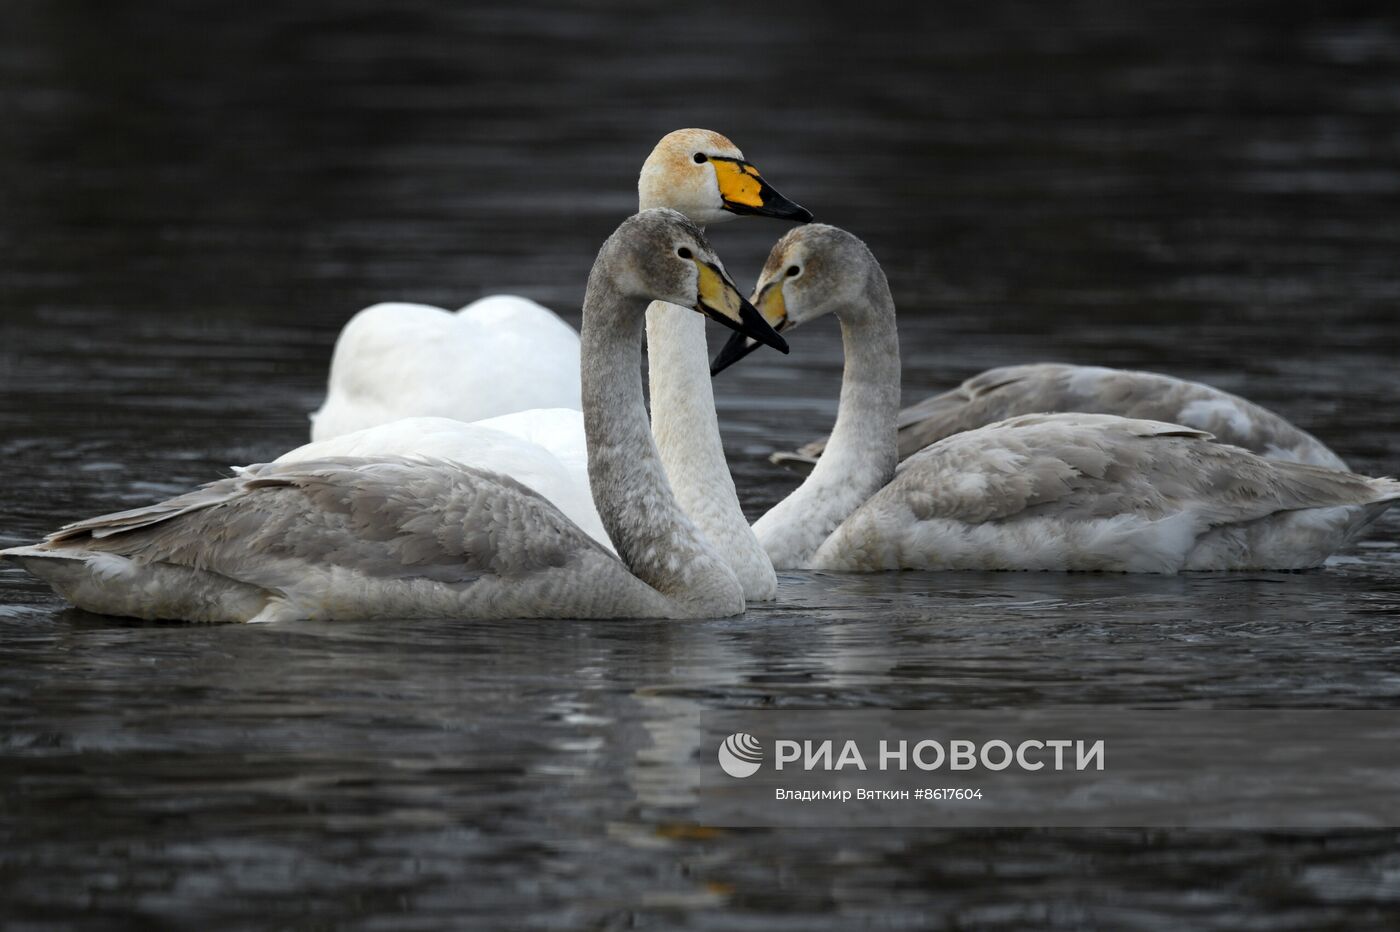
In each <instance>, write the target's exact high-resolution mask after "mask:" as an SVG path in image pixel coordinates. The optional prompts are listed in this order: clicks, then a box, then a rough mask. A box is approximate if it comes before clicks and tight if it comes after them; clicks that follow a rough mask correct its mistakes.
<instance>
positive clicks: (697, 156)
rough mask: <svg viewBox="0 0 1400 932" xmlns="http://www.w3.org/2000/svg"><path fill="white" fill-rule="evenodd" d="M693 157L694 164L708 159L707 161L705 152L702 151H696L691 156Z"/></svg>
mask: <svg viewBox="0 0 1400 932" xmlns="http://www.w3.org/2000/svg"><path fill="white" fill-rule="evenodd" d="M693 158H694V159H695V164H696V165H699V164H701V163H702V162H708V161H709V159H708V158H706V157H705V153H703V152H697V153H695V155H694V156H693Z"/></svg>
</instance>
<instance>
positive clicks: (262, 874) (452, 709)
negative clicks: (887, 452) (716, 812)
mask: <svg viewBox="0 0 1400 932" xmlns="http://www.w3.org/2000/svg"><path fill="white" fill-rule="evenodd" d="M0 16H2V17H3V22H4V28H3V29H0V115H3V125H0V480H3V482H0V516H3V524H2V525H0V544H9V543H17V542H20V541H25V540H30V539H33V538H34V537H35V536H36V535H38V534H40V533H41V532H43V531H45V530H49V529H51V528H53V527H54V526H56V525H57V524H59V523H62V522H63V521H66V520H69V519H72V518H75V517H80V516H84V515H87V514H90V513H94V512H96V511H99V510H109V509H112V508H115V507H120V506H125V505H129V504H137V503H144V502H147V501H150V500H152V499H153V498H156V497H160V496H162V495H167V494H171V493H174V492H177V491H180V490H183V489H185V488H187V487H188V486H190V485H191V484H193V483H196V482H201V481H205V480H207V479H209V478H211V477H213V476H215V475H218V474H219V473H220V472H221V471H222V470H223V469H224V468H225V467H227V466H228V465H231V464H234V463H245V462H253V461H259V460H266V459H269V458H271V457H273V456H276V455H277V454H279V453H281V452H283V451H285V450H286V449H288V448H290V447H292V446H295V445H297V444H298V443H301V442H303V441H304V439H306V434H307V428H308V425H307V423H306V420H305V415H306V412H308V411H310V410H312V409H314V408H315V407H316V406H317V405H318V404H319V402H320V400H321V393H322V391H323V386H324V378H325V371H326V365H327V362H328V360H329V354H330V348H331V345H332V343H333V341H334V337H335V334H336V332H337V331H338V329H339V327H340V326H341V325H342V324H343V323H344V321H345V320H346V319H348V317H349V316H350V315H351V314H352V313H353V312H354V311H355V310H357V309H358V308H360V307H362V306H364V305H366V304H370V303H373V302H375V301H379V300H386V299H391V300H412V301H424V302H429V303H434V304H440V305H444V306H448V307H457V306H460V305H462V304H465V303H467V302H468V301H470V300H472V299H474V298H476V297H479V296H481V295H483V294H486V293H491V292H501V291H503V292H515V293H520V294H525V295H528V296H530V297H532V298H535V299H537V300H539V301H541V302H543V303H545V304H546V305H548V306H550V307H553V308H554V309H556V310H558V311H559V312H560V313H561V314H563V315H564V316H565V317H567V318H569V319H571V320H573V321H575V322H576V320H577V307H578V303H579V301H580V299H581V296H582V284H583V281H584V278H585V276H586V274H587V270H588V267H589V265H590V263H591V261H592V257H593V254H594V252H595V250H596V248H597V245H598V243H599V242H600V241H601V240H602V238H603V237H604V236H605V235H606V234H607V233H608V232H609V231H610V230H611V229H612V228H613V227H614V226H615V225H616V224H617V222H618V221H619V219H620V218H621V217H623V216H624V215H625V214H627V213H629V212H630V211H631V210H633V209H634V208H635V203H636V191H635V182H636V174H637V170H638V168H639V167H640V164H641V161H642V159H643V158H644V157H645V156H646V154H647V153H648V152H649V151H650V148H651V146H652V145H653V144H654V143H655V141H656V139H657V138H659V137H660V136H661V135H663V134H664V133H665V132H667V131H669V130H672V129H676V128H679V127H683V126H701V127H706V128H711V129H715V130H718V131H720V132H723V133H725V134H726V135H728V136H730V137H731V138H732V139H733V140H735V142H736V143H737V144H738V145H739V146H740V147H741V148H742V149H743V150H744V152H745V154H746V155H747V156H748V157H749V158H750V159H752V160H753V161H754V162H756V163H757V164H758V165H759V167H760V168H761V169H762V170H763V172H764V174H765V175H766V176H767V177H768V179H769V180H770V181H772V182H773V183H774V184H775V185H776V186H777V187H778V188H779V189H780V190H781V191H783V192H784V193H785V194H787V195H788V196H790V197H791V198H793V199H794V200H796V201H798V202H800V203H802V204H804V205H805V206H807V207H809V208H811V209H812V210H813V211H815V213H816V214H817V217H818V219H821V220H824V221H827V222H831V223H836V224H838V225H841V226H845V227H847V228H849V229H851V230H852V231H854V232H856V233H857V234H859V235H860V236H862V237H863V238H865V239H866V240H867V241H868V242H869V244H870V245H871V247H872V249H873V250H874V251H875V253H876V255H877V256H878V257H879V258H880V259H881V261H882V262H883V263H884V265H885V268H886V270H887V272H888V274H889V277H890V280H891V285H892V287H893V290H894V294H895V298H896V301H897V302H898V304H899V308H900V319H901V340H902V346H903V354H904V362H905V385H906V391H907V399H908V400H910V401H912V400H916V399H917V398H920V397H922V396H923V394H925V393H926V392H927V391H929V390H933V389H938V388H942V387H947V386H949V385H951V384H953V383H954V382H955V381H956V380H958V379H961V378H963V377H966V376H968V375H971V374H973V373H975V372H977V371H979V370H980V369H982V368H985V367H987V366H991V365H997V364H1005V363H1013V362H1023V361H1033V360H1041V359H1060V360H1065V361H1073V362H1095V363H1103V364H1108V365H1122V366H1136V367H1143V368H1152V369H1157V370H1161V371H1166V372H1170V373H1173V374H1177V375H1183V376H1187V377H1192V378H1199V379H1203V380H1206V381H1209V382H1211V383H1213V384H1216V385H1218V386H1220V387H1223V388H1226V389H1228V390H1232V391H1236V392H1239V393H1241V394H1244V395H1246V396H1247V397H1250V398H1251V399H1252V400H1255V401H1258V402H1260V403H1263V404H1266V405H1268V406H1270V407H1273V408H1274V409H1276V410H1278V411H1279V412H1281V413H1282V414H1284V415H1285V416H1287V417H1289V418H1291V419H1293V420H1294V421H1295V422H1296V423H1298V424H1299V425H1300V426H1302V427H1304V428H1306V429H1308V430H1311V431H1312V432H1314V433H1315V434H1317V435H1318V436H1319V437H1320V438H1321V439H1322V440H1324V441H1325V442H1327V443H1329V444H1330V445H1332V446H1333V448H1334V449H1336V450H1337V451H1338V452H1339V453H1341V454H1342V455H1343V456H1344V457H1346V458H1347V459H1348V460H1349V461H1350V462H1351V463H1352V464H1353V466H1354V467H1355V468H1357V469H1358V470H1361V471H1365V472H1370V473H1374V474H1382V473H1391V472H1395V471H1396V469H1397V466H1396V464H1397V463H1400V413H1397V405H1396V394H1397V392H1396V388H1397V385H1400V377H1397V373H1396V368H1395V360H1396V356H1397V349H1400V319H1397V314H1396V309H1397V305H1398V304H1400V258H1398V257H1400V13H1397V12H1396V11H1395V7H1394V6H1393V5H1382V4H1372V5H1369V6H1367V5H1360V4H1343V3H1330V4H1320V3H1319V4H1307V5H1305V4H1279V3H1263V2H1259V3H1251V2H1239V3H1186V4H1182V3H1150V2H1149V3H1121V2H1108V0H1085V2H1072V3H1037V2H1022V3H1018V2H1007V0H1002V2H992V3H987V2H977V3H918V4H913V3H909V4H863V5H860V4H854V5H846V6H843V7H839V8H831V9H829V10H828V9H826V8H823V7H819V6H817V5H813V4H759V3H753V4H748V5H739V4H722V3H720V4H716V3H700V4H696V3H692V4H655V3H641V2H637V3H620V2H611V3H587V4H583V3H569V4H565V3H559V4H550V3H543V2H526V3H513V4H509V5H501V6H485V5H468V4H455V3H429V2H426V0H410V2H400V3H395V4H377V5H370V4H354V3H340V2H333V0H302V2H296V3H284V4H257V5H253V4H236V3H227V2H221V3H215V2H207V3H193V2H185V3H144V4H141V3H97V2H75V0H7V2H6V3H5V4H4V6H3V10H0ZM783 229H784V227H783V225H782V224H779V223H775V222H770V221H745V222H743V223H734V224H728V225H725V226H724V227H716V228H714V229H713V230H712V234H713V239H714V241H715V243H716V245H717V247H718V248H719V250H720V252H721V253H722V254H723V255H724V256H725V258H726V262H727V265H728V267H729V269H730V271H731V272H732V273H733V274H734V275H735V277H736V279H737V280H739V281H740V283H741V284H745V283H747V282H750V281H752V279H753V277H754V276H755V275H756V273H757V270H758V269H759V267H760V266H761V264H762V261H763V259H764V257H765V255H766V253H767V250H768V247H769V246H770V245H771V243H772V241H773V240H774V239H776V238H777V236H778V235H780V233H781V232H782V230H783ZM793 345H794V352H793V355H792V356H791V357H790V358H787V359H782V358H779V357H778V356H776V354H771V353H770V354H757V355H755V356H754V357H753V358H752V359H751V360H749V361H748V362H746V363H745V365H744V366H743V367H741V368H739V369H737V370H735V371H732V372H730V373H726V375H725V376H724V378H723V379H722V380H721V382H720V383H719V385H718V391H719V395H720V397H719V403H720V408H721V419H722V423H723V425H724V428H725V436H726V442H727V444H728V446H729V450H730V454H731V462H732V464H733V467H734V471H735V475H736V480H737V482H738V486H739V490H740V493H741V496H742V497H743V498H744V500H745V505H746V507H749V508H750V509H751V510H752V511H753V512H754V513H755V514H757V513H760V512H761V511H762V510H763V509H764V508H766V507H767V506H768V505H770V504H772V503H773V502H774V501H776V500H777V499H778V498H779V497H780V496H781V495H782V494H784V493H785V492H786V490H787V489H788V488H790V487H791V486H792V485H793V484H794V482H795V479H794V477H792V476H790V475H788V474H784V473H782V472H781V471H778V470H776V469H774V468H773V467H770V466H769V465H768V464H767V463H766V462H765V461H764V458H763V457H764V455H765V454H766V453H768V452H771V451H772V450H774V449H783V448H790V447H792V446H794V445H796V444H798V443H801V442H803V441H805V440H807V439H810V438H811V437H812V436H815V435H817V434H819V433H822V432H824V431H825V430H826V428H827V427H828V426H829V424H830V421H831V419H832V416H833V414H834V410H835V399H836V390H837V385H838V379H839V369H840V353H839V341H838V338H837V334H836V328H835V327H834V326H814V327H812V328H810V329H804V330H803V331H802V332H800V333H798V334H797V335H796V336H795V338H794V344H793ZM1396 530H1397V524H1396V522H1395V521H1393V520H1391V521H1389V522H1388V523H1384V524H1382V525H1381V526H1380V527H1379V528H1378V529H1377V531H1376V532H1375V533H1374V534H1373V535H1372V538H1373V539H1372V541H1371V542H1370V543H1369V544H1367V545H1364V546H1363V547H1362V548H1361V549H1359V550H1358V551H1356V552H1354V553H1352V554H1350V555H1348V556H1346V557H1344V558H1343V559H1342V560H1340V561H1338V562H1337V563H1335V564H1334V565H1333V566H1332V567H1330V568H1329V569H1328V570H1326V571H1324V572H1321V573H1316V574H1307V575H1303V576H1273V577H1270V576H1264V575H1258V576H1250V577H1230V578H1224V577H1214V578H1210V577H1194V578H1185V579H1180V580H1144V579H1121V578H1106V577H1047V576H1017V575H1014V574H1012V575H1004V576H985V575H978V574H943V575H938V576H920V575H918V574H906V575H903V576H899V577H890V578H882V579H870V580H862V581H851V580H845V581H842V580H832V579H830V578H823V577H813V576H809V575H807V574H791V575H785V576H784V592H785V596H784V601H783V603H781V604H780V605H778V606H772V607H767V608H764V609H762V610H759V611H755V612H751V613H750V614H749V615H748V616H746V618H745V619H741V620H733V621H726V622H716V623H706V624H701V625H695V626H691V627H688V628H685V629H677V628H675V627H668V626H665V625H645V624H641V625H606V624H579V623H558V624H539V625H530V626H520V625H514V626H512V625H503V624H491V625H467V624H452V623H446V622H444V623H436V624H432V625H423V626H414V627H412V628H409V629H400V628H396V627H395V626H392V625H379V626H375V625H362V626H325V625H322V626H304V627H300V628H295V629H285V628H284V629H279V630H243V629H235V628H215V629H192V628H178V627H167V626H148V625H131V624H125V623H121V622H116V621H113V620H111V619H99V618H96V617H94V616H85V615H82V614H80V613H76V612H72V611H62V610H61V604H60V603H59V602H58V601H57V600H56V599H55V598H54V597H53V596H52V595H50V594H49V593H48V592H47V590H45V589H43V588H42V587H40V586H38V585H37V584H35V583H34V582H32V581H31V580H29V579H28V578H27V577H24V576H23V575H22V574H21V573H19V571H17V570H12V569H4V570H0V657H3V658H4V659H3V662H0V716H3V717H0V916H3V915H4V914H6V913H8V914H9V915H10V916H11V918H28V919H38V918H41V917H48V918H58V919H65V918H66V919H67V920H71V921H73V922H75V923H77V922H84V921H85V922H87V923H89V924H91V925H92V926H93V927H99V926H110V925H113V924H120V923H130V924H132V925H135V926H139V927H144V928H149V927H152V926H153V925H155V924H158V923H161V922H169V923H178V924H180V925H184V926H187V925H191V924H211V923H213V924H258V925H264V924H266V925H277V924H322V925H326V926H329V925H332V924H337V923H344V924H349V925H354V926H358V927H365V928H370V927H387V928H410V927H424V928H427V927H437V926H452V925H454V924H457V923H460V922H463V921H465V920H466V919H468V918H470V917H476V918H478V919H480V920H481V921H482V922H484V923H486V924H488V925H522V924H525V925H542V926H549V925H577V926H580V927H585V928H623V927H646V928H652V927H655V928H668V927H673V926H677V925H686V924H690V925H695V926H703V927H713V928H793V929H804V930H807V929H818V928H851V927H857V926H861V925H870V926H874V927H888V928H916V927H917V928H924V927H940V926H948V927H953V926H956V927H958V928H1015V927H1021V926H1024V925H1028V924H1036V925H1045V924H1048V925H1059V926H1063V927H1067V928H1069V927H1081V926H1083V925H1090V924H1099V925H1105V926H1113V927H1120V928H1124V927H1134V928H1170V927H1176V926H1178V925H1186V926H1189V927H1194V928H1208V927H1218V928H1232V929H1233V928H1242V927H1250V926H1253V927H1258V928H1318V927H1322V926H1327V925H1329V924H1332V925H1335V926H1337V927H1342V926H1346V927H1355V926H1358V925H1365V924H1373V923H1379V922H1380V921H1381V920H1382V918H1383V917H1384V916H1385V915H1386V914H1387V913H1388V912H1389V911H1392V910H1394V909H1395V908H1396V906H1397V901H1400V885H1397V883H1396V880H1395V878H1396V877H1397V876H1400V872H1397V869H1396V868H1397V866H1398V865H1400V848H1397V846H1396V838H1395V836H1394V835H1393V833H1333V834H1329V835H1283V834H1262V835H1261V834H1258V833H1252V834H1251V833H1218V834H1209V833H1198V832H1197V833H1170V832H1166V833H1164V832H1140V831H1133V830H1124V831H1121V832H1113V833H1102V832H1094V833H1088V832H1086V833H1073V832H1034V833H1031V832H999V833H998V832H980V833H968V832H962V833H957V832H948V833H939V832H931V831H928V830H920V831H917V832H914V831H911V832H907V833H880V834H873V833H861V832H823V831H819V830H816V829H813V830H810V831H806V832H785V833H783V832H757V831H755V832H749V833H743V832H740V833H716V832H713V831H710V830H705V829H701V828H697V827H694V826H690V825H689V824H688V819H687V816H688V814H689V809H688V806H689V802H688V800H687V796H686V785H687V782H688V781H689V780H691V778H692V776H693V771H690V770H687V767H691V766H692V763H691V761H692V759H693V761H694V763H693V766H701V764H702V762H705V761H708V759H709V755H710V753H711V752H710V751H709V749H698V750H697V749H693V748H690V747H689V746H688V745H687V743H686V735H687V734H688V732H687V726H686V724H685V723H686V722H687V721H688V717H690V716H693V715H694V714H696V713H697V712H698V711H700V710H703V709H708V708H723V707H743V708H747V707H752V706H763V705H769V704H776V705H782V706H791V707H848V706H849V707H860V706H874V707H909V708H914V707H918V708H936V707H938V706H940V705H947V706H949V707H995V706H998V705H1000V706H1022V705H1031V706H1035V705H1052V704H1082V703H1089V704H1103V705H1135V706H1136V705H1149V706H1162V705H1168V706H1169V705H1191V706H1197V707H1200V706H1205V707H1210V706H1219V707H1251V706H1278V705H1284V706H1287V705H1299V706H1329V707H1330V706H1345V707H1359V708H1368V707H1385V708H1390V707H1394V706H1395V705H1396V700H1397V695H1400V690H1397V683H1400V663H1398V662H1397V656H1396V648H1395V643H1396V638H1395V635H1396V633H1397V630H1400V625H1397V617H1400V614H1398V613H1400V608H1398V606H1400V586H1397V584H1396V580H1397V579H1398V578H1400V552H1397V550H1396V548H1395V547H1394V545H1393V544H1392V541H1393V540H1394V538H1395V532H1396ZM784 914H787V918H783V917H784ZM259 917H260V918H261V920H262V921H259ZM268 917H272V918H271V920H269V919H268Z"/></svg>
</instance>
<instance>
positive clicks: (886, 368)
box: [715, 225, 1400, 573]
mask: <svg viewBox="0 0 1400 932" xmlns="http://www.w3.org/2000/svg"><path fill="white" fill-rule="evenodd" d="M753 301H754V303H755V304H757V305H758V306H759V308H760V312H761V313H763V314H764V316H765V318H766V319H767V320H768V321H769V323H771V324H774V325H775V326H776V327H777V329H779V330H782V329H785V328H787V327H791V326H795V325H797V324H799V323H803V322H806V321H810V320H813V319H815V318H818V317H821V316H822V315H825V314H829V313H834V314H836V316H837V317H838V318H839V319H840V321H841V333H842V346H843V348H844V350H845V356H846V364H845V374H844V377H843V380H842V384H841V404H840V409H839V413H838V414H837V418H836V426H835V429H834V430H833V431H832V434H831V440H830V442H829V443H828V445H827V448H826V452H825V453H824V454H823V455H822V457H821V458H820V459H819V460H818V461H817V464H816V467H815V468H814V469H813V470H812V474H811V475H810V476H809V477H808V478H807V480H806V481H805V482H804V483H803V484H802V485H801V486H800V487H799V488H798V489H797V490H796V491H795V492H793V493H792V494H791V495H790V496H788V497H787V498H786V499H784V500H783V501H782V502H780V503H779V504H778V505H776V506H775V507H774V508H773V509H772V510H771V511H769V512H768V513H767V514H766V515H764V516H763V517H762V518H760V519H759V520H758V521H757V522H756V523H755V524H754V531H755V533H756V534H757V535H758V539H759V541H760V542H762V544H763V545H764V548H765V549H766V550H767V551H768V554H769V556H770V557H772V559H773V564H774V565H775V566H777V567H808V568H816V569H830V570H850V571H858V572H868V571H875V570H891V569H1005V570H1108V571H1123V572H1157V573H1174V572H1178V571H1181V570H1243V569H1303V568H1307V567H1313V566H1317V565H1319V564H1320V563H1322V562H1323V561H1324V560H1325V559H1326V558H1327V557H1328V555H1330V554H1331V553H1332V552H1333V551H1335V550H1336V549H1337V548H1338V547H1341V546H1343V545H1344V544H1346V543H1347V542H1348V541H1350V540H1352V539H1353V538H1354V537H1355V536H1356V535H1357V534H1359V533H1360V532H1361V531H1362V530H1363V529H1364V528H1365V527H1366V526H1367V525H1368V524H1370V523H1371V522H1372V521H1374V520H1375V519H1376V518H1377V517H1378V516H1379V515H1380V514H1381V513H1382V512H1384V511H1385V510H1386V509H1387V508H1388V507H1390V505H1391V504H1393V503H1394V502H1395V501H1396V500H1397V499H1400V482H1396V481H1394V480H1392V479H1370V478H1366V477H1364V476H1357V475H1353V474H1351V473H1348V472H1342V471H1338V470H1332V469H1326V468H1321V467H1317V466H1310V465H1304V464H1299V463H1293V462H1284V461H1276V460H1270V459H1265V458H1263V457H1260V456H1258V455H1256V454H1254V453H1251V452H1248V451H1246V450H1244V449H1241V448H1239V447H1236V446H1230V445H1226V444H1223V443H1217V442H1213V441H1212V438H1211V435H1210V434H1208V433H1206V432H1204V431H1200V430H1196V429H1194V428H1191V427H1186V426H1181V425H1177V424H1167V423H1163V422H1160V421H1155V420H1145V419H1138V418H1125V417H1119V416H1116V415H1106V414H1080V413H1061V414H1031V415H1023V416H1019V417H1014V418H1011V419H1009V420H1003V421H998V422H996V423H993V424H990V425H988V426H985V427H981V428H978V429H975V430H969V431H964V432H961V433H957V434H954V435H953V436H951V437H947V438H945V439H943V440H940V441H938V442H936V443H934V444H933V445H931V446H929V447H927V448H925V449H924V450H922V451H920V452H918V453H916V454H915V455H914V456H912V457H910V458H909V459H908V460H906V461H904V463H903V464H901V465H899V467H898V471H897V472H896V464H897V462H898V450H897V446H896V437H895V431H896V424H897V418H898V415H899V382H900V372H899V345H898V341H897V338H896V335H895V309H894V301H893V299H892V298H891V297H890V290H889V285H888V283H887V282H886V280H885V274H884V272H883V271H882V270H881V268H880V265H879V263H878V262H876V260H875V257H874V256H873V255H871V253H870V250H869V249H867V248H866V246H865V244H864V243H862V242H861V241H860V240H858V239H857V238H856V237H854V236H852V235H851V234H849V233H847V232H844V231H842V230H838V229H836V228H835V227H830V226H825V225H813V226H808V227H802V228H799V229H797V230H794V231H792V232H791V233H789V234H788V235H787V236H785V237H783V238H782V239H781V240H779V242H778V244H777V245H776V246H774V248H773V251H772V253H771V254H770V255H769V257H768V263H767V265H766V266H765V267H764V270H763V273H762V275H761V276H760V278H759V282H758V285H757V286H756V288H755V291H754V297H753ZM745 352H746V338H745V337H743V336H738V337H735V338H734V339H732V340H731V341H730V344H729V345H728V346H727V347H726V348H725V350H724V351H723V352H722V353H721V354H720V357H719V358H718V359H717V360H716V362H715V369H716V371H718V370H720V369H722V368H724V366H726V365H728V364H729V363H730V362H732V361H733V360H735V359H737V358H740V357H741V356H742V355H744V353H745Z"/></svg>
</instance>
